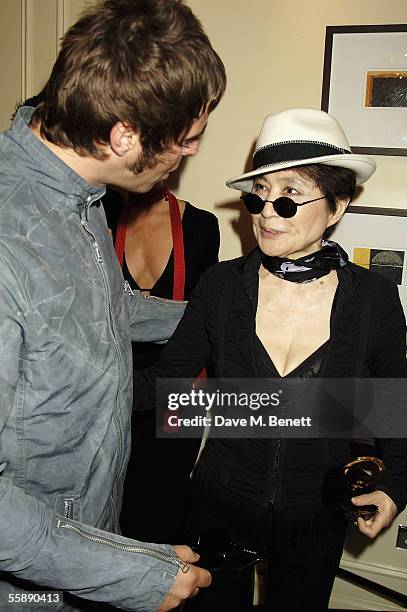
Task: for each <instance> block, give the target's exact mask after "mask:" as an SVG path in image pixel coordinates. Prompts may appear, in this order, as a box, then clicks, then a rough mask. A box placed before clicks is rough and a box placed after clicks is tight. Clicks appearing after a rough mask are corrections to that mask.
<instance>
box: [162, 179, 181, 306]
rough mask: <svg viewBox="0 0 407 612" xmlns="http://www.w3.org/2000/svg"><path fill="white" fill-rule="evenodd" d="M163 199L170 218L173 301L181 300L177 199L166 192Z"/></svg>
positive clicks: (179, 216) (179, 215) (179, 219)
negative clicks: (166, 204) (166, 202)
mask: <svg viewBox="0 0 407 612" xmlns="http://www.w3.org/2000/svg"><path fill="white" fill-rule="evenodd" d="M165 199H166V200H168V204H169V208H170V218H171V231H172V241H173V244H174V288H173V293H172V299H173V300H178V301H179V300H183V299H184V290H185V257H184V237H183V234H182V220H181V213H180V211H179V206H178V201H177V198H176V197H175V196H174V194H172V193H171V192H170V191H168V190H167V192H166V195H165Z"/></svg>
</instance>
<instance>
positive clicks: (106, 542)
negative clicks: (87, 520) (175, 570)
mask: <svg viewBox="0 0 407 612" xmlns="http://www.w3.org/2000/svg"><path fill="white" fill-rule="evenodd" d="M58 527H60V528H61V529H71V530H72V531H75V532H76V533H78V534H79V535H80V536H81V537H83V538H85V539H86V540H89V541H91V542H95V543H97V544H104V545H105V546H110V547H111V548H117V549H118V550H124V551H125V552H133V553H142V554H144V555H148V556H150V557H155V558H156V559H161V560H162V561H170V562H171V563H173V564H174V565H178V566H179V567H180V568H181V569H182V571H183V572H184V573H186V572H187V571H188V570H189V564H188V563H185V562H184V561H182V560H181V559H179V558H178V557H174V556H173V555H170V554H168V553H160V552H159V551H157V550H153V549H152V548H145V547H143V546H130V545H128V546H126V545H124V544H118V543H117V542H113V541H112V540H108V539H107V538H101V537H99V536H94V535H92V534H90V533H88V532H86V531H84V530H83V529H79V527H75V525H72V524H71V523H63V522H62V521H61V520H58Z"/></svg>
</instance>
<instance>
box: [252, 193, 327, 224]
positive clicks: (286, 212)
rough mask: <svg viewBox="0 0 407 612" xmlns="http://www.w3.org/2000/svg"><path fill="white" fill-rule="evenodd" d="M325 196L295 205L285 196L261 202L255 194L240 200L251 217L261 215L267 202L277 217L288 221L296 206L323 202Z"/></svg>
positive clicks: (292, 215)
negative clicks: (318, 201)
mask: <svg viewBox="0 0 407 612" xmlns="http://www.w3.org/2000/svg"><path fill="white" fill-rule="evenodd" d="M324 198H325V196H321V197H320V198H314V199H313V200H307V201H306V202H301V203H300V204H297V203H296V202H294V200H292V199H291V198H287V197H286V196H281V197H280V198H277V200H274V202H273V200H262V199H261V197H260V196H258V195H257V194H256V193H246V194H245V195H244V196H242V198H241V199H242V200H243V202H244V205H245V206H246V208H247V210H248V211H249V213H250V214H252V215H258V214H259V213H261V211H262V210H263V208H264V207H265V205H266V203H267V202H270V204H272V205H273V208H274V210H275V211H276V213H277V214H278V216H279V217H283V218H284V219H289V218H290V217H294V215H295V214H296V212H297V208H298V206H304V204H310V203H311V202H316V201H317V200H323V199H324Z"/></svg>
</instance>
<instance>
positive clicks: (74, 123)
mask: <svg viewBox="0 0 407 612" xmlns="http://www.w3.org/2000/svg"><path fill="white" fill-rule="evenodd" d="M225 85H226V76H225V69H224V66H223V63H222V61H221V59H220V58H219V56H218V55H217V53H216V52H215V51H214V49H213V48H212V46H211V44H210V42H209V39H208V37H207V36H206V34H205V33H204V31H203V29H202V26H201V24H200V22H199V21H198V19H197V18H196V17H195V15H194V14H193V13H192V11H191V10H190V9H189V8H188V7H187V6H185V4H184V3H183V1H182V0H104V1H103V2H101V3H100V4H98V5H97V6H96V7H95V8H93V9H92V10H90V11H88V12H87V13H85V14H84V15H83V16H82V17H81V18H80V19H79V21H78V22H77V23H76V24H75V25H74V26H72V27H71V28H70V29H69V30H68V32H67V33H66V34H65V36H64V38H63V41H62V46H61V51H60V53H59V55H58V58H57V60H56V63H55V65H54V68H53V70H52V73H51V76H50V78H49V80H48V82H47V84H46V85H45V87H44V89H43V90H42V92H41V94H40V101H39V103H38V105H37V107H36V110H35V112H34V115H33V117H32V120H31V125H32V126H34V127H39V128H40V133H41V136H42V137H43V138H46V139H47V140H48V141H50V142H52V143H54V144H57V145H59V146H61V147H69V148H73V149H74V150H75V151H76V152H77V153H78V154H79V155H86V154H90V155H92V156H93V157H95V158H97V159H103V158H104V154H103V152H102V151H101V150H100V147H99V146H98V145H100V144H106V143H108V142H109V136H110V131H111V128H112V127H113V125H114V124H115V123H116V122H118V121H122V122H123V123H125V124H126V125H129V126H131V127H133V128H134V129H135V130H136V131H137V133H138V134H139V137H140V142H141V145H142V148H143V155H142V159H140V164H139V165H140V167H139V168H138V171H141V170H142V168H143V167H146V166H151V165H153V164H154V160H155V158H156V157H157V155H159V154H160V153H162V152H163V151H164V150H165V149H167V148H168V147H170V146H171V145H172V144H174V143H177V142H180V141H181V140H182V138H183V136H184V135H185V134H186V133H187V132H188V130H189V129H190V127H191V125H192V123H193V121H194V120H195V119H197V118H199V117H200V115H201V114H202V112H203V111H204V110H205V108H207V110H208V111H211V110H212V109H213V108H214V107H215V106H216V105H217V104H218V102H219V100H220V98H221V97H222V94H223V92H224V90H225Z"/></svg>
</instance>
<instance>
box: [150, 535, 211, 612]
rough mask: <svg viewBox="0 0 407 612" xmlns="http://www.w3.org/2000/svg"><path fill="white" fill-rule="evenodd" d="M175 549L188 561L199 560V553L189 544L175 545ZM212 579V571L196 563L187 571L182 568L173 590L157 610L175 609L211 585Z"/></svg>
mask: <svg viewBox="0 0 407 612" xmlns="http://www.w3.org/2000/svg"><path fill="white" fill-rule="evenodd" d="M174 549H175V552H176V554H177V555H178V557H179V558H180V559H181V560H182V561H185V562H186V563H196V562H197V561H198V560H199V555H198V554H197V553H196V552H194V551H193V550H192V549H191V548H189V546H181V545H180V546H174ZM211 581H212V577H211V575H210V573H209V572H208V571H207V570H205V569H202V568H201V567H197V566H196V565H190V566H189V568H188V570H187V571H186V572H183V571H182V570H181V569H180V570H179V571H178V574H177V576H176V578H175V582H174V585H173V587H172V589H171V591H170V592H169V593H168V595H167V597H166V598H165V599H164V601H163V602H162V604H161V606H160V607H159V609H158V610H157V612H167V610H173V609H174V608H176V607H178V606H179V604H180V603H182V602H183V601H184V600H185V599H188V597H193V596H194V595H196V594H197V593H198V591H199V589H200V588H202V587H207V586H209V585H210V583H211Z"/></svg>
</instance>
